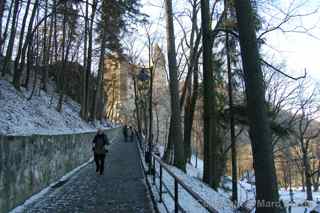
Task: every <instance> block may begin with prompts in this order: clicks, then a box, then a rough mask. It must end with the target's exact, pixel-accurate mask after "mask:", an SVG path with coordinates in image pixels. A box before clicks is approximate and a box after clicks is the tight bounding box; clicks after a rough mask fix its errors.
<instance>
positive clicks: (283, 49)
mask: <svg viewBox="0 0 320 213" xmlns="http://www.w3.org/2000/svg"><path fill="white" fill-rule="evenodd" d="M265 1H267V2H271V0H265ZM292 1H294V0H278V1H273V2H274V3H275V4H277V5H276V6H278V7H279V8H280V9H281V10H283V11H288V10H290V9H291V11H294V12H295V14H306V13H312V12H315V13H314V14H312V15H310V16H306V17H305V16H303V17H297V18H295V19H291V22H289V23H288V24H286V25H285V26H284V28H285V29H293V28H295V27H296V26H299V28H297V30H301V26H304V27H305V28H307V29H309V30H310V31H309V34H310V35H306V34H302V33H283V32H281V31H275V32H272V33H269V34H268V35H267V36H266V37H265V38H266V39H267V45H266V46H265V47H264V49H263V53H265V54H267V55H268V57H272V58H274V60H275V61H276V62H278V63H280V62H284V63H285V64H286V66H287V68H286V70H285V71H286V72H287V73H288V74H292V75H296V76H298V75H299V74H300V75H301V74H303V73H304V70H305V69H306V70H307V73H308V74H309V75H310V76H311V77H312V78H313V79H314V80H316V81H317V82H320V56H319V52H320V11H315V8H317V7H319V8H320V0H309V1H308V0H304V1H303V2H306V4H305V5H303V6H301V7H299V5H300V2H302V0H295V3H294V4H290V3H291V2H292ZM150 2H152V3H150ZM161 2H162V0H152V1H150V0H142V3H143V5H144V6H143V8H142V12H144V13H146V14H148V15H149V16H150V17H151V18H152V19H153V20H158V19H159V17H161V19H160V21H157V23H159V24H160V26H157V27H154V31H157V34H158V36H159V37H161V38H163V37H164V36H165V32H164V30H165V28H164V17H163V13H164V10H163V9H162V8H160V7H158V6H153V5H160V6H161ZM182 2H185V0H173V7H175V5H176V4H177V3H179V4H180V3H182ZM275 8H276V7H275ZM275 8H272V9H269V10H268V9H266V10H267V11H266V12H268V13H269V14H270V15H266V17H265V19H266V21H267V22H269V21H270V22H271V23H272V24H274V25H276V24H277V23H279V21H280V19H281V17H283V16H282V15H281V12H279V11H281V10H277V9H275ZM295 8H296V9H295ZM174 10H175V9H174ZM175 28H176V29H175V30H176V31H178V29H179V27H178V26H175ZM139 32H140V33H141V34H142V35H143V30H142V29H139ZM176 33H177V32H176ZM142 39H143V38H142Z"/></svg>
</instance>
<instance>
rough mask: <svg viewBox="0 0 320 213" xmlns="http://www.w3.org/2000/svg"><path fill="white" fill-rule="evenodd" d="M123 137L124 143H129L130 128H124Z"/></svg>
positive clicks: (125, 126)
mask: <svg viewBox="0 0 320 213" xmlns="http://www.w3.org/2000/svg"><path fill="white" fill-rule="evenodd" d="M123 136H124V142H127V141H128V127H127V125H124V126H123Z"/></svg>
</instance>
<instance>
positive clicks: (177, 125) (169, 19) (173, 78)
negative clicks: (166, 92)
mask: <svg viewBox="0 0 320 213" xmlns="http://www.w3.org/2000/svg"><path fill="white" fill-rule="evenodd" d="M165 11H166V25H167V30H166V31H167V50H168V62H169V75H170V94H171V114H172V120H171V121H172V128H171V129H170V130H171V134H169V135H170V139H169V140H171V141H172V142H174V165H175V166H176V167H178V168H179V169H181V170H183V171H185V158H184V151H183V144H182V143H183V139H182V132H181V115H180V106H179V80H178V72H177V59H176V49H175V36H174V26H173V13H172V0H165Z"/></svg>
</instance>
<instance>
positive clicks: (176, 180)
mask: <svg viewBox="0 0 320 213" xmlns="http://www.w3.org/2000/svg"><path fill="white" fill-rule="evenodd" d="M151 156H152V158H153V159H152V160H151V162H150V163H152V164H153V170H154V172H153V183H154V184H155V178H156V176H157V172H156V167H155V161H157V162H158V163H159V165H160V174H159V173H158V174H159V179H160V186H159V188H160V190H159V197H160V202H162V193H163V192H162V187H163V186H162V185H164V183H163V181H162V168H163V169H165V170H166V172H167V173H168V174H169V175H170V176H171V177H173V178H174V196H172V193H171V192H170V193H169V195H170V197H171V198H172V199H173V200H174V203H175V210H174V211H175V213H178V212H179V210H181V211H182V212H185V211H184V210H183V209H182V207H181V206H180V205H179V200H178V196H179V195H178V193H179V192H178V187H179V185H180V186H182V188H183V189H184V190H186V191H187V192H188V193H189V194H190V195H191V196H192V197H193V198H194V199H195V200H196V201H197V202H198V203H199V204H200V205H201V206H202V207H203V208H205V209H206V210H208V211H209V212H211V213H218V211H217V210H216V209H214V208H213V207H211V206H210V205H209V204H208V203H207V202H206V201H205V200H204V199H203V198H201V197H200V196H199V195H198V194H197V193H196V192H194V191H193V190H192V189H190V187H188V186H187V185H186V184H185V183H184V182H183V181H182V180H181V179H180V178H179V177H178V176H177V175H176V174H174V173H173V172H172V171H171V170H170V168H169V167H168V165H166V164H165V163H164V162H163V161H162V160H161V158H160V157H158V156H157V155H155V154H154V153H152V155H151ZM156 188H157V187H156ZM165 188H166V189H167V190H168V191H169V189H168V187H166V186H165Z"/></svg>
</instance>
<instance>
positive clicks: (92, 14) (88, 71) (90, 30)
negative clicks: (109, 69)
mask: <svg viewBox="0 0 320 213" xmlns="http://www.w3.org/2000/svg"><path fill="white" fill-rule="evenodd" d="M96 7H97V0H93V3H92V12H91V17H90V20H91V21H90V29H89V35H88V36H89V37H88V39H89V41H88V42H89V46H88V58H87V72H86V96H85V98H86V113H85V114H86V116H87V117H86V120H88V119H89V118H90V117H91V118H92V116H93V115H91V116H90V115H89V112H90V107H89V96H90V89H89V81H90V75H91V63H92V46H93V23H94V17H95V14H96Z"/></svg>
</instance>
